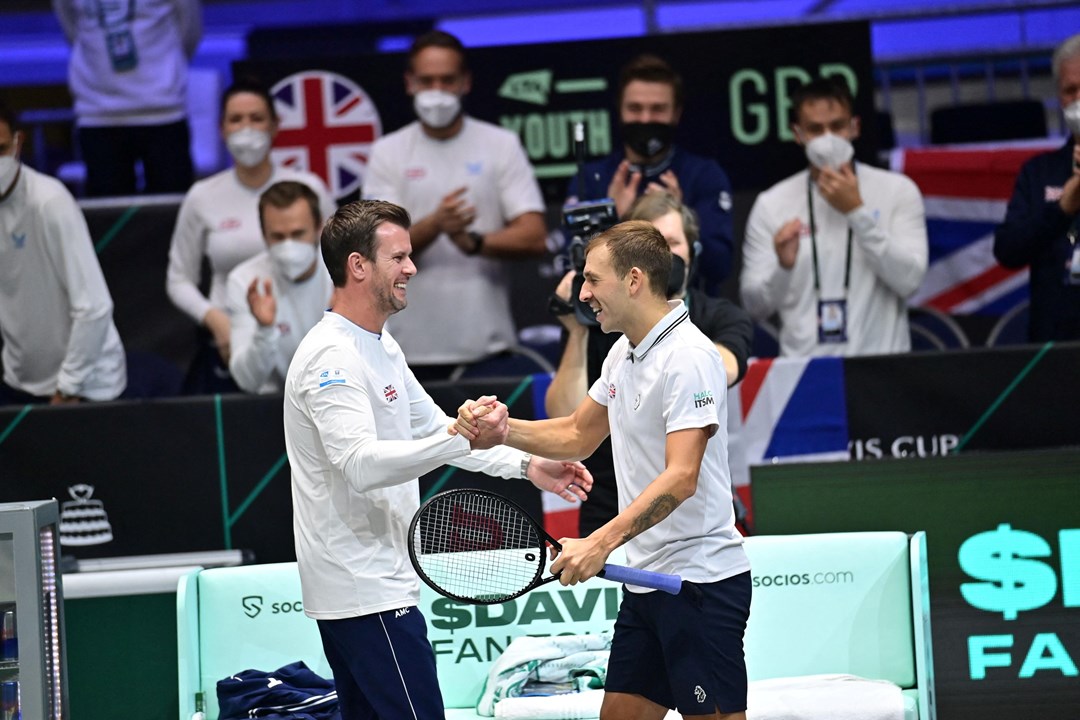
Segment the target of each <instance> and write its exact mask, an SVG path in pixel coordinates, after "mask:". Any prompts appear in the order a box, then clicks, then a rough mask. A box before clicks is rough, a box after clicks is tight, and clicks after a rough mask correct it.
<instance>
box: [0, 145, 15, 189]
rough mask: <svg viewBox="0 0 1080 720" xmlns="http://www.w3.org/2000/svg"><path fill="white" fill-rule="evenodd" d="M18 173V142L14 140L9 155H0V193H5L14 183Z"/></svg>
mask: <svg viewBox="0 0 1080 720" xmlns="http://www.w3.org/2000/svg"><path fill="white" fill-rule="evenodd" d="M18 174H19V143H18V141H16V142H15V146H14V149H13V150H12V153H11V154H10V155H0V195H6V194H7V193H8V191H9V190H11V186H12V185H14V184H15V176H16V175H18Z"/></svg>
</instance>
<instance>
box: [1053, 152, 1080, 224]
mask: <svg viewBox="0 0 1080 720" xmlns="http://www.w3.org/2000/svg"><path fill="white" fill-rule="evenodd" d="M1072 162H1073V164H1072V167H1073V172H1072V175H1070V176H1069V179H1068V180H1066V181H1065V186H1064V187H1063V188H1062V189H1061V199H1060V200H1058V204H1059V205H1060V206H1061V210H1062V212H1064V213H1065V214H1066V215H1075V214H1076V213H1078V212H1080V145H1075V146H1074V147H1073V158H1072Z"/></svg>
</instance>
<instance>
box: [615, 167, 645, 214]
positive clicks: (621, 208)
mask: <svg viewBox="0 0 1080 720" xmlns="http://www.w3.org/2000/svg"><path fill="white" fill-rule="evenodd" d="M640 184H641V173H640V172H630V162H629V161H627V160H623V161H622V162H621V163H619V167H617V168H616V169H615V174H614V175H613V176H612V177H611V184H610V185H608V197H610V198H611V199H612V200H614V201H615V214H616V215H618V216H619V217H620V218H621V217H622V216H623V215H625V214H626V212H627V210H629V209H630V206H631V205H633V204H634V200H636V199H637V191H638V185H640Z"/></svg>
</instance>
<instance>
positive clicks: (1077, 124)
mask: <svg viewBox="0 0 1080 720" xmlns="http://www.w3.org/2000/svg"><path fill="white" fill-rule="evenodd" d="M1064 112H1065V124H1066V125H1068V126H1069V131H1070V132H1071V133H1072V134H1073V135H1080V100H1077V101H1076V102H1074V103H1072V104H1070V105H1069V106H1068V107H1066V108H1065V110H1064Z"/></svg>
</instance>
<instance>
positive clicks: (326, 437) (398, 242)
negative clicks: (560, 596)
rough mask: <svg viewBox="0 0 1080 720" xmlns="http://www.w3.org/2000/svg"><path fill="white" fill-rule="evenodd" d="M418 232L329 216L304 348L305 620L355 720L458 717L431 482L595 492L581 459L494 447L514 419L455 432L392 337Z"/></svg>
mask: <svg viewBox="0 0 1080 720" xmlns="http://www.w3.org/2000/svg"><path fill="white" fill-rule="evenodd" d="M410 223H411V220H410V218H409V214H408V213H407V212H406V211H405V210H404V209H403V208H401V207H399V206H397V205H394V204H392V203H388V202H383V201H379V200H365V201H361V202H355V203H350V204H349V205H346V206H345V207H343V208H341V209H339V210H338V211H337V212H336V213H335V214H334V216H333V217H331V218H330V219H329V220H328V221H327V223H326V228H325V229H324V230H323V233H322V238H321V243H322V254H323V259H324V260H325V263H326V267H327V270H328V271H329V273H330V277H331V278H332V279H333V281H334V287H335V293H336V294H335V297H334V307H333V309H332V310H331V311H329V312H327V313H326V314H325V315H324V316H323V319H322V320H320V321H319V324H318V325H316V326H315V327H314V328H312V330H311V332H309V333H308V334H307V335H306V336H305V337H304V339H303V340H302V341H301V343H300V347H299V348H297V350H296V354H295V355H294V356H293V361H292V363H291V364H290V365H289V373H288V376H287V377H286V380H285V411H284V422H285V448H286V451H287V452H288V456H289V467H290V468H292V497H293V533H294V535H295V537H296V560H297V565H298V567H299V570H300V585H301V590H302V591H303V596H304V612H305V613H306V614H307V615H308V616H309V617H312V618H315V619H316V620H317V621H318V624H319V631H320V633H321V634H322V641H323V649H324V651H325V653H326V659H327V661H328V662H329V663H330V668H331V669H332V670H333V673H334V683H335V687H336V689H337V693H338V700H339V704H340V709H341V717H342V720H361V719H362V718H371V717H381V718H395V719H396V718H416V719H417V720H443V718H444V711H443V702H442V696H441V694H440V691H439V683H438V680H437V678H436V674H435V653H434V651H433V650H432V648H431V644H430V643H429V642H428V640H427V626H426V623H425V621H424V617H423V615H422V614H421V613H420V611H419V609H418V608H417V607H416V606H417V604H418V603H419V599H420V582H419V579H418V577H417V575H416V572H415V571H414V570H413V568H412V565H411V563H410V562H409V554H408V542H407V536H408V532H409V523H410V521H411V520H412V517H413V515H414V514H415V513H416V511H417V509H418V508H419V506H420V493H419V482H418V480H417V478H418V477H419V476H420V475H423V474H425V473H427V472H430V471H431V470H434V469H435V468H437V467H439V466H441V465H443V464H445V463H450V464H452V465H456V466H458V467H461V468H464V469H466V470H474V471H481V472H485V473H488V474H490V475H494V476H496V477H502V478H506V479H508V480H511V479H515V478H521V479H527V480H529V481H530V482H532V483H533V485H535V486H536V487H538V488H541V489H543V490H547V491H550V492H554V493H556V494H558V495H560V496H561V497H562V498H563V499H565V500H575V499H579V500H584V499H585V498H586V497H587V494H586V493H587V492H588V491H589V490H590V489H591V488H592V476H591V475H590V474H589V472H588V471H587V470H586V469H585V468H584V466H582V465H581V464H580V463H576V462H567V463H563V462H556V461H553V460H547V459H544V458H540V457H533V456H531V455H529V454H527V453H523V452H520V451H518V450H512V449H510V448H493V446H494V445H495V444H497V443H498V442H501V441H502V439H504V438H505V435H506V422H505V420H506V414H505V412H504V413H503V415H502V419H503V423H502V427H501V436H496V435H495V434H488V433H485V434H484V435H483V436H482V437H479V438H476V439H473V440H469V439H466V438H465V437H463V436H461V435H457V434H453V433H451V432H450V427H451V426H452V425H453V424H454V423H453V421H452V420H451V419H450V418H449V417H448V416H447V415H446V414H445V413H444V412H443V411H442V410H441V409H440V408H439V407H438V406H437V405H436V404H435V402H434V401H433V400H432V399H431V396H430V395H428V394H427V392H425V390H424V388H423V387H422V386H421V385H420V383H419V382H417V379H416V376H415V375H413V373H412V370H410V369H409V367H408V365H406V363H405V356H404V354H403V353H402V351H401V347H400V346H399V345H398V344H397V341H396V340H395V339H394V338H393V336H392V335H391V334H390V333H389V332H387V331H386V328H385V325H386V320H387V318H389V317H390V316H391V315H393V314H395V313H397V312H399V311H401V310H403V309H404V308H405V306H406V304H407V303H408V298H407V292H409V290H408V287H409V285H410V284H411V281H412V278H413V277H414V276H415V275H416V272H417V271H416V265H415V264H414V263H413V261H412V257H411V256H412V241H411V240H410V237H409V225H410ZM485 449H486V450H485ZM480 451H483V452H480Z"/></svg>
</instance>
